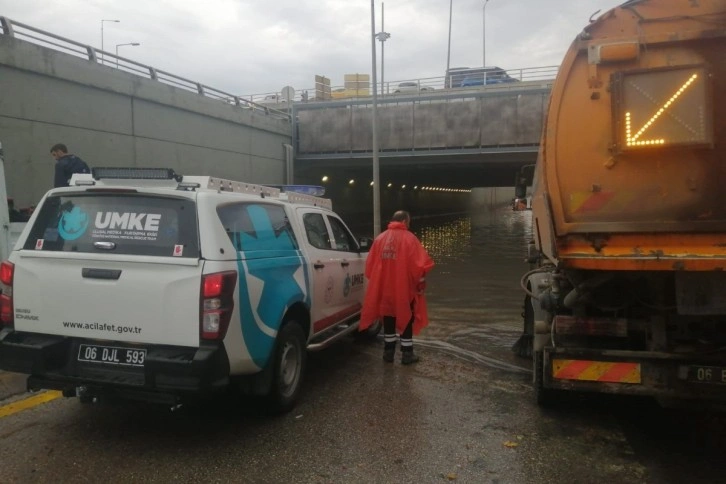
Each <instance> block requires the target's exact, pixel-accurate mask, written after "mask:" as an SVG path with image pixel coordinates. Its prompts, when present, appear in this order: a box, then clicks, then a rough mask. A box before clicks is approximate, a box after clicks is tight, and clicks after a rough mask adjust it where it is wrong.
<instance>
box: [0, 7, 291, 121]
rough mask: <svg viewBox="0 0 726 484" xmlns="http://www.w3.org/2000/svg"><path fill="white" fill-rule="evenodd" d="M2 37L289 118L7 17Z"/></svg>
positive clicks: (2, 19) (0, 20)
mask: <svg viewBox="0 0 726 484" xmlns="http://www.w3.org/2000/svg"><path fill="white" fill-rule="evenodd" d="M0 27H1V28H2V32H1V34H2V35H4V36H8V37H13V38H16V39H19V40H24V41H27V42H31V43H34V44H36V45H40V46H42V47H47V48H51V49H54V50H57V51H60V52H63V53H66V54H70V55H73V56H76V57H80V58H83V59H86V60H88V61H90V62H94V63H97V64H100V65H103V66H106V67H110V68H114V69H118V70H120V71H124V72H128V73H131V74H135V75H137V76H141V77H145V78H147V79H151V80H153V81H158V82H161V83H163V84H167V85H170V86H173V87H176V88H179V89H183V90H186V91H190V92H194V93H196V94H199V95H200V96H204V97H208V98H211V99H216V100H219V101H222V102H224V103H226V104H231V105H234V106H237V107H239V108H241V109H250V110H254V111H258V112H261V113H265V114H267V115H271V116H276V117H282V118H285V119H288V120H289V119H290V114H289V113H287V112H285V111H281V110H278V109H274V108H271V107H270V106H265V105H262V104H258V103H256V102H254V101H253V100H251V99H245V98H243V97H240V96H237V95H235V94H231V93H228V92H225V91H222V90H220V89H216V88H214V87H211V86H207V85H205V84H202V83H201V82H197V81H192V80H190V79H186V78H184V77H181V76H177V75H176V74H172V73H170V72H166V71H163V70H160V69H156V68H154V67H152V66H147V65H145V64H141V63H139V62H136V61H134V60H131V59H128V58H126V57H121V56H118V55H116V54H113V53H111V52H106V51H103V50H101V49H96V48H95V47H93V46H90V45H86V44H82V43H80V42H76V41H75V40H71V39H67V38H65V37H61V36H60V35H56V34H53V33H51V32H46V31H44V30H40V29H37V28H35V27H32V26H30V25H26V24H24V23H21V22H16V21H14V20H11V19H9V18H7V17H0Z"/></svg>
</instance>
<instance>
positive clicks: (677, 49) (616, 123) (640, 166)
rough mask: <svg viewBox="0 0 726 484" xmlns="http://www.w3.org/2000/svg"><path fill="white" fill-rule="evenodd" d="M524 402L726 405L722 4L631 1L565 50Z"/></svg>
mask: <svg viewBox="0 0 726 484" xmlns="http://www.w3.org/2000/svg"><path fill="white" fill-rule="evenodd" d="M532 232H533V239H534V240H533V242H532V244H531V246H530V257H529V260H530V262H531V263H532V264H533V268H532V270H530V271H529V272H527V273H526V274H524V276H523V277H522V288H523V289H524V290H525V292H526V297H525V308H524V312H523V316H524V334H523V336H522V338H520V341H518V343H517V344H516V345H515V351H517V352H518V353H520V354H521V355H527V356H530V355H531V356H532V358H533V363H534V366H533V367H534V378H533V380H534V388H535V394H536V397H537V401H538V402H539V403H542V404H544V403H547V402H551V401H553V399H554V398H555V397H557V396H558V395H560V394H561V393H562V392H564V391H585V392H588V391H589V392H602V393H618V394H627V395H643V396H652V397H656V398H658V399H659V401H661V402H663V403H671V404H678V403H695V402H696V401H698V402H706V403H724V402H726V0H690V1H689V0H678V1H674V0H631V1H628V2H625V3H623V4H622V5H621V6H620V7H617V8H614V9H612V10H610V11H608V12H607V13H605V14H603V15H601V16H600V17H599V18H597V19H596V20H593V21H591V22H590V24H589V25H587V26H586V27H585V29H584V30H583V31H582V33H580V34H579V35H578V36H577V38H576V39H575V41H574V42H573V43H572V46H571V47H570V49H569V50H568V52H567V54H566V56H565V58H564V60H563V63H562V65H561V67H560V71H559V74H558V76H557V79H556V81H555V83H554V85H553V88H552V94H551V98H550V104H549V109H548V112H547V116H546V120H545V127H544V130H543V135H542V139H541V145H540V151H539V156H538V160H537V164H536V168H535V174H534V181H533V196H532Z"/></svg>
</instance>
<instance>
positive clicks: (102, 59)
mask: <svg viewBox="0 0 726 484" xmlns="http://www.w3.org/2000/svg"><path fill="white" fill-rule="evenodd" d="M104 22H115V23H119V22H120V20H113V19H102V20H101V64H103V61H104V60H105V59H104V57H103V23H104Z"/></svg>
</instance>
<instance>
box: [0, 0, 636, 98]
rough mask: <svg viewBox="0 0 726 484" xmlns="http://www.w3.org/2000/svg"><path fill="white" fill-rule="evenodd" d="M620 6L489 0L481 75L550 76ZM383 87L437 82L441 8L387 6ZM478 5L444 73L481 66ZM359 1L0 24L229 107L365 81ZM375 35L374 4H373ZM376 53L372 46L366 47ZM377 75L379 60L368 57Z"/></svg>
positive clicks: (123, 4) (445, 20)
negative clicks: (594, 18)
mask: <svg viewBox="0 0 726 484" xmlns="http://www.w3.org/2000/svg"><path fill="white" fill-rule="evenodd" d="M623 1H624V0H489V2H488V3H487V4H486V10H485V12H486V63H487V65H497V66H500V67H503V68H505V69H515V68H522V67H534V66H551V65H558V64H559V63H560V62H561V60H562V57H563V56H564V54H565V52H566V50H567V48H568V47H569V45H570V43H571V42H572V40H573V39H574V38H575V36H576V35H577V34H578V33H579V32H580V31H581V30H582V28H583V27H584V26H585V25H587V23H588V19H589V18H590V16H591V15H592V14H594V13H595V12H596V11H597V10H601V12H600V13H604V12H605V11H607V10H608V9H610V8H612V7H614V6H617V5H619V4H621V3H623ZM384 3H385V25H384V27H385V31H386V32H389V33H390V34H391V38H390V39H389V40H388V41H386V44H385V80H386V81H395V80H406V79H417V78H426V77H437V76H443V75H444V72H445V70H446V58H447V43H448V28H449V0H385V2H384ZM483 5H484V2H483V0H453V20H452V25H453V26H452V35H451V61H450V63H451V67H461V66H468V67H475V66H481V65H482V44H483V42H482V18H483V16H484V15H483V8H482V6H483ZM370 6H371V4H370V1H369V0H368V1H364V0H315V1H314V0H276V1H261V0H123V1H119V0H0V15H1V16H5V17H9V18H10V19H12V20H15V21H18V22H22V23H25V24H28V25H31V26H33V27H37V28H40V29H43V30H47V31H50V32H52V33H55V34H57V35H61V36H63V37H67V38H70V39H72V40H75V41H77V42H82V43H84V44H90V45H93V46H95V47H98V48H100V47H101V19H118V20H120V22H119V23H108V22H106V23H104V24H103V25H104V47H105V50H106V51H108V52H114V51H115V48H116V44H121V43H127V42H139V43H140V44H141V45H140V46H138V47H131V46H125V47H121V48H120V49H119V54H120V55H123V56H125V57H129V58H131V59H133V60H135V61H138V62H141V63H143V64H147V65H151V66H154V67H156V68H158V69H162V70H166V71H169V72H172V73H174V74H177V75H180V76H182V77H186V78H189V79H192V80H195V81H199V82H202V83H204V84H206V85H209V86H213V87H216V88H219V89H222V90H224V91H228V92H231V93H233V94H238V95H246V94H260V93H270V92H275V91H279V90H280V89H281V88H282V87H283V86H285V85H291V86H293V87H295V88H296V89H310V88H312V87H313V86H314V76H315V75H316V74H319V75H324V76H326V77H328V78H330V80H331V84H332V85H333V86H341V85H342V84H343V75H344V74H348V73H362V74H369V73H370V72H371V41H370V35H371V10H370ZM375 8H376V32H379V31H380V30H381V22H380V21H381V2H380V1H379V0H376V4H375ZM376 45H377V46H380V42H376ZM377 56H378V61H379V67H378V69H379V75H380V48H379V50H378V54H377Z"/></svg>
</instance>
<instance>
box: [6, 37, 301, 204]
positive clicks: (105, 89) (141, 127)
mask: <svg viewBox="0 0 726 484" xmlns="http://www.w3.org/2000/svg"><path fill="white" fill-rule="evenodd" d="M0 142H2V145H3V148H4V151H5V169H6V178H7V180H8V182H7V184H8V187H7V188H8V196H10V197H13V198H15V201H16V206H18V207H24V206H28V205H30V204H34V203H36V202H37V201H38V200H39V199H40V197H41V196H42V195H43V194H44V193H45V191H46V190H48V189H49V188H52V185H53V169H54V161H53V158H51V156H50V154H49V150H50V147H51V146H52V145H53V144H55V143H64V144H66V145H67V146H68V148H69V150H70V151H71V152H72V153H74V154H76V155H78V156H80V157H81V158H83V159H84V160H85V161H86V162H87V163H88V164H89V165H90V166H92V167H93V166H156V167H170V168H173V169H174V170H175V171H176V172H177V173H181V174H194V175H203V174H204V175H215V176H220V177H226V178H232V179H235V180H243V181H249V182H253V183H275V184H277V183H284V181H285V166H286V164H285V151H284V148H283V144H285V143H288V144H289V143H291V130H290V123H289V121H287V120H285V119H281V118H276V117H273V116H270V115H267V114H264V113H263V112H257V111H254V112H253V111H252V110H249V109H243V108H240V107H237V106H232V105H229V104H226V103H224V102H222V101H218V100H214V99H210V98H205V97H203V96H200V95H198V94H196V93H192V92H188V91H185V90H182V89H178V88H175V87H172V86H168V85H165V84H162V83H159V82H156V81H152V80H150V79H144V78H141V77H139V76H136V75H133V74H130V73H125V72H122V71H118V70H115V69H112V68H109V67H104V66H101V65H98V64H96V63H93V62H90V61H88V60H85V59H81V58H78V57H74V56H72V55H69V54H64V53H61V52H57V51H54V50H51V49H47V48H43V47H40V46H37V45H34V44H31V43H28V42H24V41H21V40H17V39H13V38H10V37H6V36H2V35H0Z"/></svg>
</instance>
